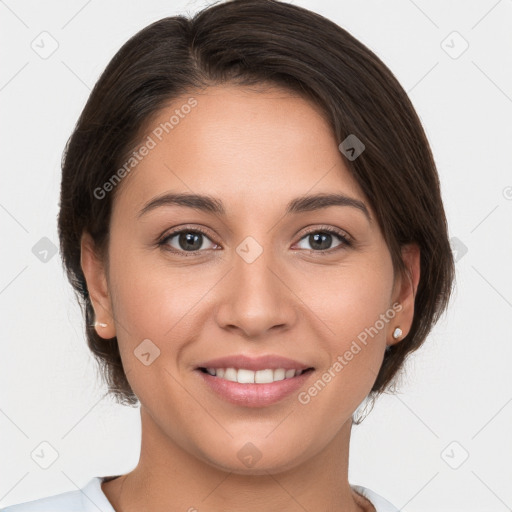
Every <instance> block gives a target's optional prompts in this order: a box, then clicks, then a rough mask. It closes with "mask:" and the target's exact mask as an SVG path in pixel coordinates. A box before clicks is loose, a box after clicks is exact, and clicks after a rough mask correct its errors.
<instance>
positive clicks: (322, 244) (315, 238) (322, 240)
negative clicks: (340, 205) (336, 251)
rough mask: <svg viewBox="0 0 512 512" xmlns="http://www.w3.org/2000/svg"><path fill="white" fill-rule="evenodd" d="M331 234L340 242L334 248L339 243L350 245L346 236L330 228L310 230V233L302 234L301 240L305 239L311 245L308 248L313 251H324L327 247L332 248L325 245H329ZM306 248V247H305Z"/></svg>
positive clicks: (331, 238)
mask: <svg viewBox="0 0 512 512" xmlns="http://www.w3.org/2000/svg"><path fill="white" fill-rule="evenodd" d="M333 236H334V237H336V238H338V239H339V240H341V242H340V243H339V244H338V245H336V246H335V247H334V248H337V247H339V246H340V245H345V246H348V245H350V242H349V241H348V240H347V238H346V237H344V236H343V235H342V234H340V233H338V232H337V231H334V230H332V229H323V230H318V231H311V232H310V233H307V234H306V235H305V236H303V237H302V238H301V240H307V241H308V242H309V243H310V244H311V245H312V248H311V249H309V250H313V251H315V252H319V251H320V252H325V251H327V250H328V249H332V247H326V246H329V245H330V244H331V243H332V240H333ZM306 249H308V248H307V247H306Z"/></svg>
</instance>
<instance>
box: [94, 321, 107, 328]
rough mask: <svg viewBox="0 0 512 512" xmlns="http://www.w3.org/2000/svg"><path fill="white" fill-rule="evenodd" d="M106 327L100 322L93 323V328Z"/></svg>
mask: <svg viewBox="0 0 512 512" xmlns="http://www.w3.org/2000/svg"><path fill="white" fill-rule="evenodd" d="M98 326H99V327H108V324H104V323H102V322H95V323H94V327H98Z"/></svg>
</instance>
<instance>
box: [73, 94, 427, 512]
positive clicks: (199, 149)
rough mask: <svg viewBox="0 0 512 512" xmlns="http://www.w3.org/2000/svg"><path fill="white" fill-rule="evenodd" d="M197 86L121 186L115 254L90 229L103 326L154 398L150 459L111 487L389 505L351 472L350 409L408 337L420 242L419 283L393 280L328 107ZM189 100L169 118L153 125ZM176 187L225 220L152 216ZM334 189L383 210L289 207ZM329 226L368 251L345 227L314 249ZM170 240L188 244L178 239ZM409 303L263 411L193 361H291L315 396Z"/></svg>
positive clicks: (157, 496)
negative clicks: (366, 494) (234, 396)
mask: <svg viewBox="0 0 512 512" xmlns="http://www.w3.org/2000/svg"><path fill="white" fill-rule="evenodd" d="M193 96H194V97H195V98H196V99H197V101H198V105H197V106H196V107H195V108H194V109H192V111H191V112H190V113H189V114H188V115H187V116H185V117H184V118H183V119H181V120H180V123H179V124H178V125H177V126H175V127H174V129H173V130H172V132H170V134H169V135H167V136H166V137H165V138H164V139H163V140H162V141H161V142H159V143H158V144H157V146H156V147H155V148H154V149H152V150H151V151H150V152H149V154H148V155H147V156H146V157H145V158H144V159H143V160H142V161H141V162H140V163H139V164H138V166H137V167H136V169H135V170H133V171H132V173H131V174H130V175H129V176H128V177H126V178H125V179H124V181H123V182H122V183H121V185H119V187H120V189H119V190H117V191H116V197H115V201H114V205H113V212H112V219H111V237H110V241H109V247H108V252H109V261H108V263H107V262H105V261H102V260H101V259H100V258H99V257H98V256H97V251H96V250H95V247H94V244H93V242H92V240H91V238H90V237H89V235H88V234H87V233H84V235H83V237H82V268H83V270H84V275H85V276H86V280H87V285H88V289H89V291H90V293H91V296H92V300H93V306H94V308H95V313H96V319H97V321H98V322H102V323H106V324H107V327H97V330H98V333H99V334H100V336H102V337H104V338H106V339H108V338H111V337H113V336H117V338H118V342H119V346H120V351H121V357H122V360H123V365H124V368H125V371H126V374H127V378H128V381H129V382H130V385H131V386H132V389H133V390H134V392H135V393H136V395H137V396H138V398H139V400H140V402H141V408H140V414H141V423H142V444H141V454H140V460H139V463H138V465H137V466H136V467H135V469H134V470H133V471H131V472H129V473H127V474H126V475H122V476H121V477H119V478H116V479H115V480H112V481H110V482H107V483H104V484H103V485H102V488H103V491H104V492H105V494H106V496H107V498H108V499H109V500H110V502H111V503H112V505H113V506H114V508H115V510H116V511H118V512H119V511H123V512H131V511H140V510H152V511H154V512H159V511H164V510H165V511H166V512H168V511H169V510H190V511H192V510H194V508H195V509H197V510H198V511H199V512H200V511H202V510H203V511H204V510H211V511H213V510H215V511H219V510H230V511H234V510H244V511H246V512H256V511H259V512H260V511H262V510H281V511H284V512H298V511H300V512H303V511H304V510H310V511H312V510H315V511H328V510H329V511H344V512H354V511H361V510H374V508H373V506H372V505H371V504H370V503H369V502H368V500H366V499H364V498H362V497H360V496H359V495H357V494H356V493H355V492H354V491H353V490H352V489H351V487H350V486H349V482H348V454H349V442H350V430H351V416H352V414H353V413H354V411H355V410H356V408H357V406H358V405H359V404H360V403H361V402H362V400H363V399H364V398H365V397H366V396H367V394H368V393H369V391H370V389H371V387H372V385H373V383H374V381H375V378H376V375H377V373H378V371H379V368H380V365H381V363H382V359H383V355H384V350H385V348H386V345H390V344H392V343H397V342H399V340H398V341H397V340H395V339H393V337H392V332H393V330H394V328H395V327H396V326H400V327H401V329H402V331H403V335H402V338H403V337H404V336H406V335H407V333H408V331H409V329H410V327H411V323H412V319H413V315H414V294H415V291H416V288H417V284H418V280H419V250H418V248H417V247H416V246H414V245H411V246H406V247H404V250H403V258H404V261H405V262H406V266H407V268H408V269H409V270H410V278H409V279H406V278H404V277H402V276H401V275H399V274H395V272H394V271H393V266H392V263H391V256H390V253H389V250H388V248H387V245H386V243H385V241H384V239H383V237H382V234H381V231H380V229H379V227H378V224H377V221H376V218H375V215H374V212H373V210H372V209H371V207H370V205H369V203H368V201H367V199H366V198H365V195H364V193H363V191H362V190H361V189H360V188H359V186H358V185H357V183H356V181H355V180H354V178H352V176H351V175H350V173H349V171H348V169H347V167H346V166H345V164H344V160H343V157H342V155H341V153H340V151H339V150H338V144H339V141H337V140H336V139H335V137H334V135H333V134H332V133H331V129H330V127H329V125H328V123H327V121H326V120H325V119H324V117H323V116H322V115H321V112H320V111H319V110H318V109H317V107H316V106H314V105H312V104H311V103H310V102H308V101H306V100H305V99H303V98H301V97H298V96H297V95H294V94H293V93H291V92H289V91H286V90H282V89H279V88H267V89H261V90H255V89H254V88H252V89H249V88H241V87H237V86H232V85H223V86H215V87H209V88H208V89H206V90H204V91H203V92H202V93H197V94H194V95H193ZM187 99H188V96H184V97H183V98H180V99H178V100H176V101H174V102H173V103H172V105H170V106H168V107H166V108H165V109H163V110H162V111H161V112H159V114H158V116H157V117H156V118H154V119H152V120H151V124H150V126H149V127H148V131H147V133H150V132H151V129H153V128H154V127H155V126H157V125H158V124H159V123H160V122H165V121H166V120H168V119H169V117H170V116H171V115H172V113H173V112H174V110H175V109H176V108H179V107H180V105H183V104H184V103H185V102H186V100H187ZM169 191H173V192H185V193H192V192H193V193H202V194H209V195H211V196H214V197H217V198H219V199H221V200H222V201H223V203H224V206H225V209H226V216H225V218H224V217H221V216H220V215H214V214H211V213H206V212H200V211H196V210H193V209H190V208H186V207H182V206H169V205H167V206H161V207H158V208H156V209H154V210H151V211H149V212H147V213H146V214H145V215H142V216H141V217H140V218H139V217H138V212H139V211H140V210H141V209H142V208H143V207H144V205H145V204H147V202H148V201H150V200H151V199H152V198H154V197H156V196H158V195H160V194H162V193H164V192H169ZM241 191H243V194H242V193H241ZM319 192H325V193H332V192H338V193H343V194H345V195H347V196H350V197H352V198H356V199H358V200H360V201H363V202H364V203H365V204H366V206H367V208H368V211H369V212H370V215H371V220H368V219H367V218H366V217H365V215H364V214H363V213H362V212H361V211H360V210H359V209H357V208H354V207H351V206H331V207H328V208H324V209H321V210H317V211H313V212H303V213H299V214H290V215H288V216H285V215H284V209H285V205H286V204H287V203H288V202H289V201H290V200H292V199H294V198H297V197H301V196H303V195H305V194H313V193H319ZM316 226H318V230H317V231H316V232H320V233H322V227H324V228H325V227H330V228H334V229H338V230H340V231H341V232H342V233H344V234H346V235H348V236H349V237H350V240H352V241H353V244H352V245H351V246H347V245H345V244H344V243H343V242H342V240H340V239H338V238H337V236H336V235H333V236H332V241H331V242H330V245H329V242H327V243H326V245H325V246H324V247H326V249H323V250H321V249H318V248H315V247H318V245H316V246H315V245H314V240H312V239H311V237H310V236H306V235H305V233H304V231H305V229H304V228H306V227H316ZM194 227H202V228H204V229H205V230H207V232H208V234H207V236H206V237H203V238H202V240H203V243H202V245H200V244H201V241H199V242H198V244H197V246H196V247H200V249H198V250H196V251H195V252H196V254H195V255H192V256H190V255H189V256H180V255H179V254H173V253H172V252H170V251H166V250H165V249H164V247H163V246H158V244H157V242H158V240H159V239H160V238H161V236H162V235H163V234H166V233H169V232H170V231H171V228H177V229H178V230H179V229H181V228H189V229H193V228H194ZM200 236H201V235H200ZM247 236H251V237H253V238H254V239H255V240H256V241H257V242H258V244H259V245H260V246H261V248H262V249H263V252H262V254H261V255H260V256H259V257H258V258H257V259H256V260H255V261H253V262H252V263H250V264H249V263H247V262H246V261H245V260H244V259H243V258H241V257H240V256H239V255H238V253H237V252H236V248H237V247H238V246H239V244H240V243H241V242H242V241H243V240H244V239H245V238H246V237H247ZM167 247H168V248H170V249H171V250H172V249H174V250H175V251H179V250H180V249H181V252H182V254H183V253H186V254H190V253H189V252H188V253H187V252H186V251H185V250H184V248H183V244H182V245H180V244H179V237H178V236H175V237H174V238H172V239H168V240H167ZM321 252H323V253H324V255H322V254H320V253H321ZM396 302H399V303H400V304H401V305H402V309H401V311H400V312H399V313H397V314H396V316H395V317H394V318H393V319H392V320H390V321H389V323H386V324H385V327H384V328H383V329H381V330H380V331H379V333H378V335H376V336H374V337H373V338H372V339H371V342H370V343H368V344H367V345H366V346H364V347H363V349H362V350H361V351H360V352H359V353H358V354H357V355H355V356H354V358H353V359H352V360H351V361H350V362H349V363H348V364H347V365H346V366H345V367H344V368H343V370H342V371H341V372H339V373H338V374H337V375H336V377H335V378H333V379H332V380H331V382H329V383H328V385H327V386H325V388H324V389H323V390H322V391H321V392H320V393H318V394H317V396H315V397H314V398H312V400H311V401H310V402H309V403H308V404H306V405H303V404H301V403H300V402H299V401H298V400H297V393H293V394H292V395H290V396H288V397H286V398H285V399H284V400H281V401H280V402H278V403H277V404H274V405H271V406H267V407H262V408H253V409H251V408H247V407H243V406H239V405H233V404H231V403H228V402H226V401H224V400H223V399H222V398H221V397H219V396H218V395H216V394H214V393H213V391H211V390H210V389H209V388H208V387H207V386H206V385H205V384H204V383H203V381H202V379H201V378H200V375H198V373H197V371H196V370H195V368H196V366H197V365H198V363H199V362H201V361H205V360H207V359H211V358H215V357H221V356H226V355H232V354H238V353H244V354H247V355H252V356H257V355H262V354H278V355H282V356H285V357H290V358H293V359H296V360H299V361H301V362H303V363H307V364H308V365H310V366H313V367H314V368H315V371H314V372H313V374H311V375H310V377H309V379H308V381H307V382H306V384H305V386H304V388H303V389H302V390H304V389H307V388H309V387H310V386H311V385H312V384H313V383H314V382H315V381H316V380H317V379H318V378H319V377H320V375H321V374H322V373H323V372H325V371H327V370H328V369H329V368H330V367H331V366H332V364H333V362H334V361H335V360H336V358H337V357H338V356H339V355H342V354H344V353H345V352H346V350H347V349H349V347H350V344H351V343H352V341H353V340H354V339H356V338H357V335H358V334H359V333H361V332H362V331H364V329H365V328H368V327H370V326H373V325H374V324H375V322H376V320H377V319H378V318H379V315H381V314H383V313H385V312H386V311H388V310H389V309H390V308H392V305H393V304H394V303H396ZM145 339H150V340H151V341H152V343H154V344H155V345H156V346H157V347H158V348H159V350H160V356H159V357H158V358H156V359H155V360H154V361H153V362H152V363H151V364H150V365H149V366H145V365H144V364H141V361H140V360H139V359H138V358H137V357H135V355H134V350H136V348H137V347H138V346H139V344H140V343H141V342H142V340H145ZM248 442H251V443H252V444H253V445H255V446H256V447H257V449H258V450H259V452H260V453H261V455H262V456H261V459H260V460H259V461H258V462H257V463H256V464H255V465H254V466H253V467H246V466H245V465H244V464H243V463H242V462H241V460H239V458H238V457H237V453H238V452H239V450H240V449H241V448H242V447H243V446H244V445H246V443H248Z"/></svg>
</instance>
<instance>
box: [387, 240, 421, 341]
mask: <svg viewBox="0 0 512 512" xmlns="http://www.w3.org/2000/svg"><path fill="white" fill-rule="evenodd" d="M402 259H403V261H404V265H405V268H406V270H405V273H404V274H402V275H400V276H398V277H397V281H396V283H395V286H396V289H395V294H394V300H393V303H395V302H398V303H400V305H401V309H400V313H399V314H398V315H396V317H395V322H394V324H393V325H392V326H391V335H390V336H389V341H388V345H394V344H395V343H398V342H399V341H400V340H402V339H403V338H405V337H406V336H407V334H408V332H409V331H410V329H411V325H412V321H413V319H414V301H415V298H416V291H417V289H418V283H419V280H420V272H421V269H420V248H419V246H418V245H417V244H407V245H405V246H403V247H402ZM397 284H398V285H397Z"/></svg>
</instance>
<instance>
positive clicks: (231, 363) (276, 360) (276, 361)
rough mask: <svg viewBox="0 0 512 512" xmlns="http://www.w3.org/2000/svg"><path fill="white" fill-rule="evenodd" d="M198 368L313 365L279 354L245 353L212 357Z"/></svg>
mask: <svg viewBox="0 0 512 512" xmlns="http://www.w3.org/2000/svg"><path fill="white" fill-rule="evenodd" d="M198 368H238V369H239V368H244V369H247V370H252V371H258V370H265V369H270V370H276V369H277V368H284V369H286V370H292V369H293V370H307V369H308V368H312V366H311V365H308V364H303V363H300V362H299V361H294V360H293V359H289V358H287V357H281V356H278V355H272V354H269V355H265V356H259V357H249V356H246V355H243V354H238V355H233V356H227V357H219V358H217V359H210V360H209V361H205V362H203V363H200V364H199V365H198Z"/></svg>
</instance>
